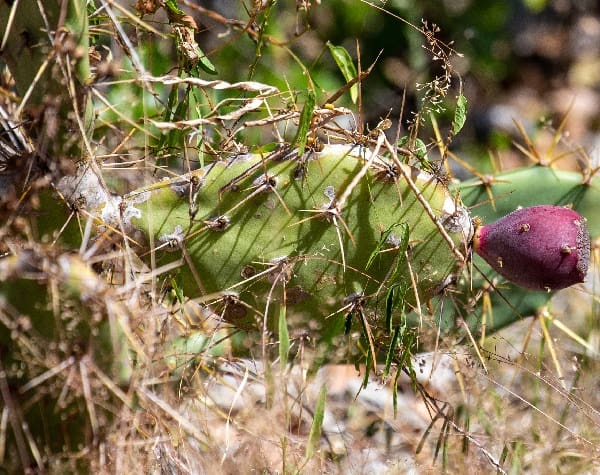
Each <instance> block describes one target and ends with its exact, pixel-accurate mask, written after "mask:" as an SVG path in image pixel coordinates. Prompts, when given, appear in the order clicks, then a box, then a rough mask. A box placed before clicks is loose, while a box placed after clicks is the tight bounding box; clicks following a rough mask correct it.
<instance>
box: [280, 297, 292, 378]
mask: <svg viewBox="0 0 600 475" xmlns="http://www.w3.org/2000/svg"><path fill="white" fill-rule="evenodd" d="M286 308H287V307H286V306H285V305H280V306H279V366H280V368H281V370H282V371H285V368H286V366H287V361H288V353H289V351H290V335H289V333H288V326H287V318H286Z"/></svg>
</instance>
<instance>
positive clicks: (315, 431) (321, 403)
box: [306, 385, 327, 459]
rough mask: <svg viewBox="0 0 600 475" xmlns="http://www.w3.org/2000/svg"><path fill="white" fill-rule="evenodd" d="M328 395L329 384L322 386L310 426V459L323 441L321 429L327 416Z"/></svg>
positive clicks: (307, 454) (307, 448)
mask: <svg viewBox="0 0 600 475" xmlns="http://www.w3.org/2000/svg"><path fill="white" fill-rule="evenodd" d="M326 397H327V386H325V385H323V386H321V391H320V392H319V397H318V399H317V405H316V406H315V415H314V416H313V422H312V425H311V426H310V433H309V434H308V444H307V445H306V458H307V459H309V458H311V457H312V456H313V454H314V453H315V449H316V448H317V447H318V445H319V443H320V441H321V429H322V427H323V418H324V416H325V400H326Z"/></svg>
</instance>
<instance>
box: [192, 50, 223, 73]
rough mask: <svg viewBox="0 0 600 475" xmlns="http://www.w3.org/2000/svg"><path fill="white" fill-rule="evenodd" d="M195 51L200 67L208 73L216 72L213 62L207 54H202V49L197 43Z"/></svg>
mask: <svg viewBox="0 0 600 475" xmlns="http://www.w3.org/2000/svg"><path fill="white" fill-rule="evenodd" d="M196 52H197V53H198V55H199V56H200V58H199V60H198V66H199V67H200V69H202V71H204V72H205V73H208V74H218V72H217V68H215V66H214V64H213V63H212V62H211V61H210V59H208V56H206V55H205V54H204V51H202V50H201V49H200V47H199V46H198V45H196Z"/></svg>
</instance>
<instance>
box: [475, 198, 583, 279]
mask: <svg viewBox="0 0 600 475" xmlns="http://www.w3.org/2000/svg"><path fill="white" fill-rule="evenodd" d="M473 249H474V250H475V252H476V253H477V254H479V255H480V256H481V257H483V259H485V260H486V261H487V263H488V264H489V265H490V266H491V267H492V268H494V270H495V271H496V272H498V274H500V275H502V276H503V277H505V278H506V279H508V280H510V281H511V282H514V283H515V284H517V285H520V286H521V287H525V288H528V289H532V290H548V289H550V290H558V289H563V288H565V287H569V286H570V285H573V284H577V283H579V282H583V281H584V279H585V275H586V273H587V269H588V266H589V260H590V235H589V233H588V230H587V226H586V224H585V219H584V218H583V217H582V216H581V215H580V214H579V213H577V212H576V211H573V210H572V209H569V208H565V207H562V206H550V205H544V206H532V207H530V208H522V209H519V210H517V211H514V212H512V213H510V214H508V215H506V216H504V217H503V218H501V219H499V220H498V221H496V222H495V223H492V224H488V225H484V226H480V227H479V228H478V229H477V231H476V232H475V237H474V239H473Z"/></svg>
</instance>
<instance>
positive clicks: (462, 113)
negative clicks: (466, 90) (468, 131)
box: [452, 94, 467, 135]
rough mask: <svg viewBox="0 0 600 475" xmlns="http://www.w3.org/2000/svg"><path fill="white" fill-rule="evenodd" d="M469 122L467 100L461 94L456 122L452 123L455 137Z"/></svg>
mask: <svg viewBox="0 0 600 475" xmlns="http://www.w3.org/2000/svg"><path fill="white" fill-rule="evenodd" d="M466 120H467V98H466V97H465V96H463V95H462V94H460V95H459V96H458V99H457V101H456V110H455V111H454V120H453V121H452V131H453V133H454V135H456V134H458V133H459V132H460V131H461V129H462V128H463V126H464V125H465V122H466Z"/></svg>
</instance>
